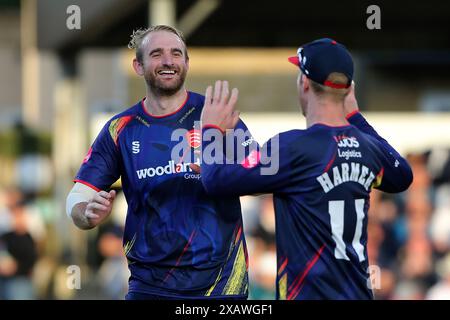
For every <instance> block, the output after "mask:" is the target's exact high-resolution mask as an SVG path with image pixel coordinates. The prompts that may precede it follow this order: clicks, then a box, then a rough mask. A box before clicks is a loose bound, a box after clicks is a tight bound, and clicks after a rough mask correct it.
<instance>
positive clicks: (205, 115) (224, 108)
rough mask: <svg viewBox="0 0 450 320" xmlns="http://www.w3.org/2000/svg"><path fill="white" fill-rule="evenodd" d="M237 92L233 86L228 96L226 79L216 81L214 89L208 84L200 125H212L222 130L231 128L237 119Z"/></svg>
mask: <svg viewBox="0 0 450 320" xmlns="http://www.w3.org/2000/svg"><path fill="white" fill-rule="evenodd" d="M238 93H239V92H238V89H236V88H233V90H232V91H231V96H230V92H229V89H228V81H220V80H218V81H216V84H215V86H214V91H213V88H212V86H208V88H207V89H206V93H205V104H204V106H203V111H202V115H201V122H202V127H204V126H213V127H217V128H219V129H220V130H221V131H222V132H225V131H226V130H227V129H233V128H234V127H235V126H236V124H237V123H238V121H239V112H238V111H236V110H235V106H236V102H237V100H238Z"/></svg>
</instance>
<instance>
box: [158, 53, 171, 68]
mask: <svg viewBox="0 0 450 320" xmlns="http://www.w3.org/2000/svg"><path fill="white" fill-rule="evenodd" d="M161 62H162V63H163V64H164V65H168V66H171V65H173V59H172V55H171V54H169V53H165V54H163V56H162V61H161Z"/></svg>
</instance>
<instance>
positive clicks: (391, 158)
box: [201, 39, 413, 300]
mask: <svg viewBox="0 0 450 320" xmlns="http://www.w3.org/2000/svg"><path fill="white" fill-rule="evenodd" d="M289 61H290V62H292V63H294V64H295V65H297V66H298V67H299V75H298V79H297V90H298V97H299V103H300V106H301V110H302V113H303V115H304V116H305V117H306V123H307V129H305V130H291V131H287V132H283V133H280V134H279V135H277V136H275V137H273V138H272V139H271V140H269V141H268V142H267V143H266V144H264V146H263V147H262V148H261V149H260V150H254V151H253V153H252V154H251V155H252V157H251V159H250V158H247V159H244V160H242V159H241V160H240V161H239V162H237V163H235V164H224V165H222V164H217V163H208V162H205V161H203V162H202V164H201V170H202V182H203V185H204V186H205V189H206V190H207V192H208V193H209V194H211V195H217V196H222V197H226V196H237V195H246V194H255V193H273V194H274V206H275V215H276V244H277V256H278V272H277V286H276V288H277V290H276V291H277V298H278V299H288V300H293V299H372V298H373V294H372V290H371V288H370V281H369V272H368V267H369V261H368V258H367V219H368V215H367V212H368V210H369V199H370V192H371V190H372V188H377V189H379V190H382V191H385V192H402V191H404V190H406V189H407V188H408V186H409V185H410V184H411V182H412V178H413V176H412V172H411V168H410V166H409V165H408V163H407V162H406V160H405V159H404V158H402V157H401V156H400V154H399V153H398V152H397V151H395V150H394V148H392V147H391V146H390V145H389V144H388V142H387V141H386V140H384V139H383V138H382V137H380V136H379V135H378V134H377V132H376V131H375V130H374V129H373V128H372V127H371V126H370V125H369V123H368V122H367V121H366V120H365V119H364V117H363V115H362V114H361V113H360V112H359V111H358V108H357V103H356V100H355V98H354V88H353V87H352V78H353V61H352V57H351V55H350V54H349V52H348V51H347V49H346V48H345V47H344V46H343V45H342V44H339V43H337V42H336V41H334V40H332V39H319V40H316V41H313V42H310V43H308V44H305V45H304V46H302V47H301V48H300V49H299V50H298V54H297V56H295V57H292V58H289ZM217 89H219V91H220V88H217V87H216V88H215V90H214V91H215V92H214V93H213V94H212V88H211V87H209V88H208V89H207V91H206V102H205V107H204V108H203V115H202V124H203V126H202V128H203V134H204V135H205V134H206V133H208V132H211V131H212V130H216V131H217V129H216V127H217V126H218V127H220V129H221V130H222V131H223V130H226V129H230V128H232V127H233V121H232V118H233V117H232V114H233V110H234V104H235V101H232V102H231V103H230V102H227V100H226V99H221V100H218V99H216V97H218V96H220V93H218V92H216V91H217ZM224 101H225V102H224ZM211 143H212V142H209V141H203V151H205V150H206V148H208V147H209V145H210V144H211ZM275 159H278V164H279V166H278V170H277V171H275V172H272V173H271V174H268V173H267V172H266V173H265V172H264V170H263V169H265V167H267V164H268V163H270V162H272V163H273V162H274V160H275Z"/></svg>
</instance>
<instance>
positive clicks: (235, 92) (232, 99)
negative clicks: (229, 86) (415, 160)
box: [227, 88, 239, 110]
mask: <svg viewBox="0 0 450 320" xmlns="http://www.w3.org/2000/svg"><path fill="white" fill-rule="evenodd" d="M238 96H239V90H238V89H237V88H233V90H231V97H230V100H229V101H228V104H227V107H229V108H231V110H234V108H235V106H236V102H237V100H238Z"/></svg>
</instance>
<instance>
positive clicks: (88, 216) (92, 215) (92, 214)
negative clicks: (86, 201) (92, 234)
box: [84, 211, 100, 219]
mask: <svg viewBox="0 0 450 320" xmlns="http://www.w3.org/2000/svg"><path fill="white" fill-rule="evenodd" d="M84 215H85V216H86V218H89V219H98V218H100V216H99V215H98V214H95V213H93V212H92V211H86V212H85V214H84Z"/></svg>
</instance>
